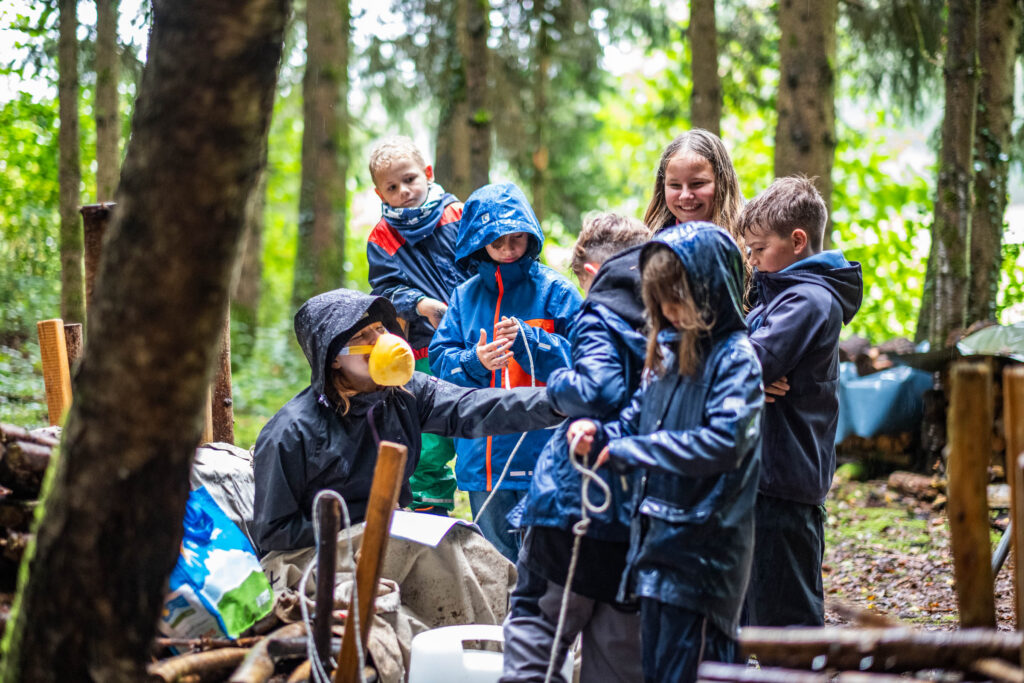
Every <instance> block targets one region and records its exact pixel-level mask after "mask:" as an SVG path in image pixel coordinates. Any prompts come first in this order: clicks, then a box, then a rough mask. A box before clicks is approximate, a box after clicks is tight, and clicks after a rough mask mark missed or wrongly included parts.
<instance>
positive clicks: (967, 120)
mask: <svg viewBox="0 0 1024 683" xmlns="http://www.w3.org/2000/svg"><path fill="white" fill-rule="evenodd" d="M948 7H949V18H948V21H947V30H946V34H947V35H946V63H945V69H944V73H945V84H946V102H945V116H944V118H943V120H942V149H941V151H940V153H939V178H938V186H937V188H936V196H935V220H934V222H933V224H932V246H931V251H930V253H929V255H928V269H927V274H926V276H925V285H924V289H925V297H924V298H925V302H924V303H927V304H928V306H927V307H926V306H924V305H922V307H921V313H920V315H919V316H918V328H919V329H918V332H917V336H918V337H919V338H923V339H927V340H929V342H930V343H931V347H932V348H933V349H937V348H942V347H943V346H945V345H946V342H947V340H948V338H949V335H950V333H951V332H952V331H953V330H955V329H957V328H961V327H964V325H965V323H966V316H967V292H968V290H969V287H970V271H969V262H968V250H969V246H968V245H969V242H968V240H969V238H970V221H971V182H972V178H973V175H974V173H973V165H972V161H973V159H972V151H973V147H974V145H973V142H974V123H975V115H976V109H977V101H978V98H977V93H978V68H977V53H978V49H977V47H978V0H949V3H948ZM922 325H923V326H924V328H925V329H924V331H923V332H922V330H921V329H920V327H921V326H922Z"/></svg>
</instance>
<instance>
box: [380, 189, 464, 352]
mask: <svg viewBox="0 0 1024 683" xmlns="http://www.w3.org/2000/svg"><path fill="white" fill-rule="evenodd" d="M431 206H432V208H433V210H432V211H430V212H429V213H427V214H426V215H423V216H415V217H414V219H412V220H408V221H405V222H402V221H400V220H399V219H398V218H394V219H393V220H391V221H389V220H388V218H387V215H385V216H384V217H382V218H381V219H380V221H379V222H378V223H377V225H376V226H374V228H373V230H371V231H370V235H369V237H368V238H367V241H366V263H367V265H368V266H369V280H370V288H371V290H372V292H373V294H377V295H379V296H383V297H386V298H387V299H389V300H390V301H391V303H393V304H394V305H395V309H396V310H397V311H398V315H399V317H400V318H402V319H404V320H406V321H408V323H409V327H408V335H407V336H408V338H409V345H410V346H412V348H413V350H414V351H415V352H416V358H426V355H427V351H426V349H427V345H428V344H429V343H430V338H431V337H432V336H433V335H434V328H433V327H432V326H431V324H430V323H429V322H428V321H427V319H426V318H424V317H423V316H421V315H420V314H419V313H417V312H416V304H417V303H419V300H420V299H422V298H424V297H430V298H431V299H437V300H438V301H443V302H444V303H446V304H447V303H450V300H451V295H452V291H453V290H454V289H455V288H456V287H458V286H459V284H461V283H462V282H465V281H466V278H468V277H469V275H470V273H468V272H466V271H464V270H463V269H462V268H459V267H458V266H456V265H455V243H456V239H457V236H458V234H459V219H460V218H461V216H462V203H461V202H459V200H458V199H456V197H455V195H453V194H449V193H444V194H443V196H442V197H441V198H440V201H439V202H432V203H431ZM384 208H385V213H390V214H394V215H402V214H408V213H414V212H415V210H414V209H402V210H395V209H391V207H389V206H388V205H387V204H385V205H384Z"/></svg>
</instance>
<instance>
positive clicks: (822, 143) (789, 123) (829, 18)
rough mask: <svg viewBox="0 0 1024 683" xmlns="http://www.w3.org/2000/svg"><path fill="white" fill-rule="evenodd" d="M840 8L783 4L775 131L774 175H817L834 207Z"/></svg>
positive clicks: (803, 0) (832, 1)
mask: <svg viewBox="0 0 1024 683" xmlns="http://www.w3.org/2000/svg"><path fill="white" fill-rule="evenodd" d="M836 4H837V3H836V0H816V1H815V2H808V1H807V0H779V28H780V29H781V31H782V35H781V37H780V38H779V93H778V104H777V107H778V110H779V119H778V122H777V124H776V128H775V176H776V177H777V178H781V177H783V176H788V175H793V174H796V173H802V174H804V175H807V176H810V177H816V178H817V180H816V181H815V185H816V186H817V188H818V190H819V191H820V192H821V196H822V197H824V198H825V203H826V204H827V205H828V206H829V208H830V209H831V206H832V162H833V160H834V159H835V151H836V112H835V66H834V65H835V60H836V15H837V8H836ZM829 225H830V226H831V221H830V222H829ZM828 233H829V231H828V230H826V232H825V244H826V245H827V244H828V243H829V235H828Z"/></svg>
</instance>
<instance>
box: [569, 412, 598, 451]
mask: <svg viewBox="0 0 1024 683" xmlns="http://www.w3.org/2000/svg"><path fill="white" fill-rule="evenodd" d="M596 435H597V425H596V424H594V423H593V422H592V421H590V420H576V421H575V422H573V423H572V424H571V425H569V431H568V432H567V433H566V435H565V436H566V438H567V439H568V441H569V445H570V446H571V445H572V442H573V441H575V440H576V437H579V439H580V440H579V443H577V444H576V455H587V454H588V453H590V449H591V448H592V447H593V445H594V437H595V436H596Z"/></svg>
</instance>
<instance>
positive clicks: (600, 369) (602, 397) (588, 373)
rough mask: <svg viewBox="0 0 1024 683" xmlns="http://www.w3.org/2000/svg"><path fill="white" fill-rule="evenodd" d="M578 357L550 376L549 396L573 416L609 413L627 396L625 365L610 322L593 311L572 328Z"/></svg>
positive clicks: (566, 412)
mask: <svg viewBox="0 0 1024 683" xmlns="http://www.w3.org/2000/svg"><path fill="white" fill-rule="evenodd" d="M573 338H574V339H575V340H576V348H575V349H574V353H573V356H574V358H575V359H576V360H575V361H574V362H573V365H572V367H571V368H558V369H556V370H554V371H553V372H552V373H551V376H550V377H549V378H548V380H547V388H548V398H549V399H551V403H552V405H554V406H555V409H556V410H558V412H560V413H564V414H565V415H568V416H569V417H571V418H575V417H591V416H593V415H595V414H597V415H601V414H604V415H607V410H608V408H609V407H612V406H621V405H622V404H623V402H624V401H625V399H626V398H627V396H626V392H627V391H628V387H627V385H626V377H625V368H624V367H623V362H622V358H621V357H620V356H619V353H618V351H617V349H616V347H615V344H614V343H613V342H612V339H611V334H610V332H609V330H608V327H607V325H605V324H604V323H603V321H601V320H600V318H599V317H598V316H597V315H595V314H593V313H586V314H584V315H582V316H580V317H579V318H578V319H577V321H576V328H575V330H574V331H573Z"/></svg>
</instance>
